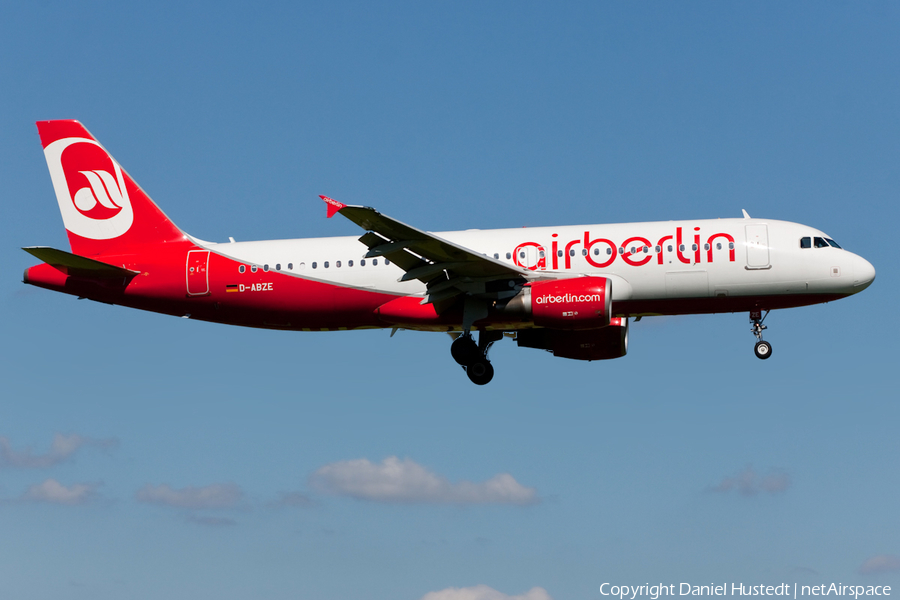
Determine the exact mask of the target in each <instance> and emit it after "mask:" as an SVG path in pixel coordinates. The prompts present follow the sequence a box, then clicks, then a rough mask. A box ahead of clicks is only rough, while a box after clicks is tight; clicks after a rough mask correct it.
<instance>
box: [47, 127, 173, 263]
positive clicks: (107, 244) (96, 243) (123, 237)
mask: <svg viewBox="0 0 900 600" xmlns="http://www.w3.org/2000/svg"><path fill="white" fill-rule="evenodd" d="M37 127H38V133H40V136H41V144H42V145H43V146H44V156H45V157H46V159H47V167H48V168H49V169H50V178H51V179H52V180H53V189H54V190H55V191H56V199H57V201H58V202H59V210H60V212H61V213H62V217H63V224H64V225H65V227H66V231H67V232H68V234H69V244H70V245H71V246H72V252H74V253H75V254H79V255H81V256H100V255H104V254H131V253H135V252H136V251H138V249H139V248H140V247H141V246H145V245H148V244H159V243H165V242H175V241H181V240H184V239H186V237H187V236H185V234H184V232H182V231H181V230H180V229H178V227H176V226H175V224H174V223H173V222H172V221H170V220H169V218H168V217H167V216H166V215H165V214H164V213H163V212H162V211H161V210H160V209H159V207H158V206H156V204H154V203H153V200H151V199H150V197H149V196H148V195H147V194H145V193H144V190H142V189H141V188H140V187H138V185H137V184H136V183H135V182H134V180H133V179H131V177H129V176H128V173H126V172H125V171H124V170H123V169H122V167H120V166H119V163H117V162H116V161H115V159H114V158H113V157H112V155H111V154H109V152H107V151H106V149H104V148H103V146H101V145H100V144H99V143H98V142H97V140H95V139H94V136H92V135H91V134H90V133H89V132H88V130H87V129H85V128H84V126H83V125H82V124H81V123H79V122H78V121H38V123H37Z"/></svg>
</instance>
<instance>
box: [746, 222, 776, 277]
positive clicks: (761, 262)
mask: <svg viewBox="0 0 900 600" xmlns="http://www.w3.org/2000/svg"><path fill="white" fill-rule="evenodd" d="M745 230H746V232H747V268H749V269H768V268H769V266H770V265H769V230H768V227H767V226H766V225H747V226H746V227H745Z"/></svg>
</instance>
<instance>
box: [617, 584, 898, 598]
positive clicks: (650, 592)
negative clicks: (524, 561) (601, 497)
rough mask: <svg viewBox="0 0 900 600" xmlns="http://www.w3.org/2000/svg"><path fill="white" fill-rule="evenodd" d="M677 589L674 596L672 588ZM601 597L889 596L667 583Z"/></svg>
mask: <svg viewBox="0 0 900 600" xmlns="http://www.w3.org/2000/svg"><path fill="white" fill-rule="evenodd" d="M676 585H677V586H678V592H677V593H676V591H675V587H676ZM600 593H601V594H602V595H604V596H615V597H616V598H619V600H626V599H628V600H636V599H637V598H638V597H640V596H646V597H648V598H650V600H658V599H659V598H660V597H661V596H782V597H793V598H799V597H800V596H846V597H850V596H852V597H853V598H854V599H856V598H859V597H860V596H890V595H891V586H889V585H843V584H841V583H831V584H827V583H826V584H822V585H797V584H796V583H793V584H791V583H782V584H780V585H748V584H744V583H731V584H728V583H722V584H715V583H710V584H709V585H693V584H690V583H679V584H675V583H670V584H663V583H660V584H658V585H650V584H649V583H648V584H645V585H613V584H611V583H604V584H603V585H601V586H600Z"/></svg>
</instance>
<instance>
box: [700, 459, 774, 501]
mask: <svg viewBox="0 0 900 600" xmlns="http://www.w3.org/2000/svg"><path fill="white" fill-rule="evenodd" d="M790 486H791V478H790V476H789V475H788V474H787V473H785V472H783V471H771V472H770V473H769V474H768V475H765V476H762V477H761V476H760V475H759V474H758V473H757V472H756V471H754V470H753V467H751V466H747V467H746V468H745V469H744V470H743V471H741V472H740V473H738V474H737V475H735V476H734V477H726V478H725V479H723V480H722V481H721V482H720V483H719V485H717V486H714V487H713V488H711V489H712V491H714V492H731V491H736V492H738V493H739V494H741V495H743V496H755V495H756V494H758V493H760V492H768V493H769V494H776V493H779V492H784V491H785V490H787V489H788V488H789V487H790Z"/></svg>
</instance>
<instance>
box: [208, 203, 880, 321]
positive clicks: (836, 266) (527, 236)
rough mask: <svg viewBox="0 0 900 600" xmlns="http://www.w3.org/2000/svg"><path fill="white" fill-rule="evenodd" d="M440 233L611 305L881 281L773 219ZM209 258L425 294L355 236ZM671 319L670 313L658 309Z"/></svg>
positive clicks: (242, 247)
mask: <svg viewBox="0 0 900 600" xmlns="http://www.w3.org/2000/svg"><path fill="white" fill-rule="evenodd" d="M435 235H437V236H438V237H441V238H444V239H446V240H448V241H451V242H454V243H456V244H459V245H461V246H465V247H467V248H470V249H472V250H475V251H478V252H482V253H483V254H485V255H487V256H489V257H492V258H497V259H499V260H501V261H505V262H508V263H510V264H514V265H516V266H520V267H524V268H527V269H530V270H532V271H534V273H535V275H539V276H541V277H544V278H567V277H573V276H578V275H601V276H604V277H608V278H610V279H611V280H612V281H613V286H612V290H613V300H614V301H615V302H621V301H623V300H666V299H690V298H708V297H739V296H780V295H804V294H816V295H828V294H840V295H847V294H853V293H856V292H859V291H861V290H862V289H865V287H867V286H868V285H869V284H870V283H871V281H872V280H873V279H874V276H875V270H874V268H873V267H872V265H871V264H870V263H869V262H868V261H866V260H865V259H863V258H862V257H860V256H857V255H855V254H853V253H851V252H848V251H846V250H843V249H840V248H836V247H832V246H826V247H819V248H817V247H814V246H812V247H808V248H803V247H801V239H802V238H809V239H810V240H814V239H816V238H819V239H828V236H826V235H825V234H824V233H822V232H821V231H818V230H816V229H813V228H811V227H808V226H806V225H801V224H796V223H789V222H785V221H775V220H766V219H749V218H744V219H708V220H695V221H659V222H646V223H621V224H607V225H577V226H563V227H535V228H520V229H496V230H466V231H448V232H438V233H436V234H435ZM202 245H204V246H207V247H208V248H210V249H211V250H213V251H215V252H217V253H219V254H223V255H225V256H228V257H230V258H233V259H235V260H237V261H241V262H246V263H247V264H248V265H254V266H257V267H258V268H260V269H263V268H266V269H271V270H273V271H274V270H278V271H279V272H281V273H284V274H289V275H294V276H297V277H301V278H304V279H308V280H313V281H320V282H323V283H328V284H333V285H337V286H341V287H349V288H358V289H364V290H370V291H378V292H385V293H390V294H396V295H405V296H410V295H424V293H425V286H424V284H422V283H421V282H419V281H415V280H414V281H406V282H400V281H399V279H400V277H401V276H402V275H403V271H402V270H400V269H399V268H397V267H396V266H394V265H392V264H385V263H386V261H385V260H384V259H383V258H382V259H378V258H375V259H372V258H370V259H365V258H364V256H365V254H366V252H367V248H366V247H365V246H364V245H363V244H361V243H360V242H359V241H358V239H357V238H356V237H333V238H311V239H298V240H273V241H260V242H236V243H230V244H212V243H206V242H202ZM660 312H664V311H660Z"/></svg>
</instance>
